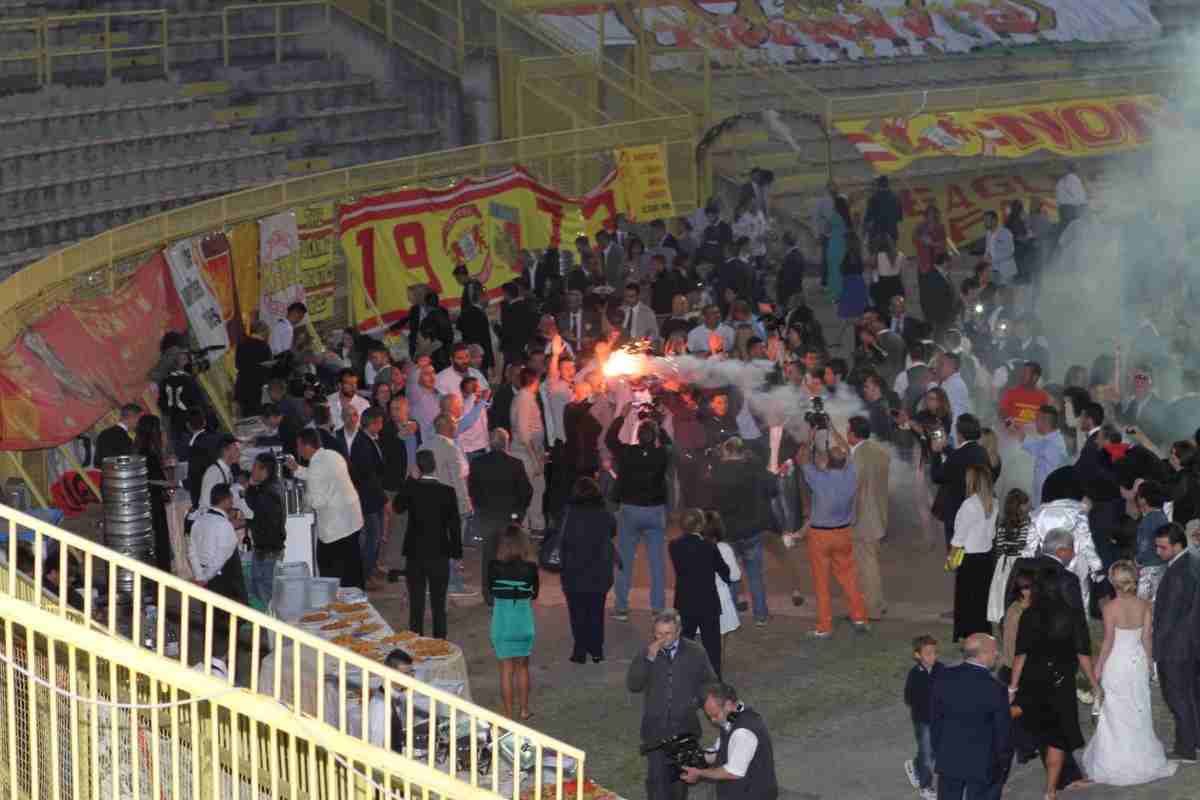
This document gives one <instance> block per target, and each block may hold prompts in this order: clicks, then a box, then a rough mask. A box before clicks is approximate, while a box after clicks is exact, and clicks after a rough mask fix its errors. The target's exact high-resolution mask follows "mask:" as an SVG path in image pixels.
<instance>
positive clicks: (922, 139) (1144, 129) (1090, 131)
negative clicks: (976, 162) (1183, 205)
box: [836, 95, 1174, 173]
mask: <svg viewBox="0 0 1200 800" xmlns="http://www.w3.org/2000/svg"><path fill="white" fill-rule="evenodd" d="M1165 105H1166V101H1165V100H1163V98H1161V97H1159V96H1157V95H1130V96H1125V97H1112V98H1105V99H1100V100H1070V101H1065V102H1061V103H1038V104H1033V105H1025V106H1013V107H1011V108H998V109H990V110H987V111H956V112H948V113H939V114H917V115H916V116H912V117H884V118H882V119H866V120H853V121H847V122H838V123H836V125H837V128H838V130H839V131H841V133H842V134H843V135H844V136H845V137H846V138H847V139H849V140H850V141H851V142H852V143H853V144H854V145H855V146H856V147H857V148H858V151H859V152H860V153H862V156H863V158H865V159H866V160H867V161H869V162H870V163H871V165H872V166H873V167H874V168H875V170H876V171H877V172H881V173H890V172H896V171H898V170H902V169H904V168H905V167H907V166H909V165H910V164H912V163H913V162H914V161H917V160H918V159H922V158H941V157H946V156H952V157H958V158H969V157H974V156H991V157H994V158H1020V157H1021V156H1025V155H1028V154H1030V153H1033V152H1036V151H1039V150H1048V151H1051V152H1054V153H1057V154H1059V155H1061V156H1096V155H1102V154H1104V153H1119V152H1124V151H1128V150H1134V149H1137V148H1138V147H1141V146H1142V145H1144V144H1146V143H1147V142H1149V141H1150V139H1151V137H1152V135H1153V128H1154V125H1155V124H1159V123H1167V124H1172V125H1173V124H1174V118H1173V117H1172V116H1171V115H1170V114H1169V113H1167V112H1166V111H1165Z"/></svg>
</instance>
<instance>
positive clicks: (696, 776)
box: [680, 683, 779, 798]
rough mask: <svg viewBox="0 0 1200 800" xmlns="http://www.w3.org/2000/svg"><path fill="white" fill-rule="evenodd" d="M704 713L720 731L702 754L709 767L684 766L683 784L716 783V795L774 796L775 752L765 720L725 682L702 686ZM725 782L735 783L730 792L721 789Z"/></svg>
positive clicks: (775, 778) (719, 796) (777, 787)
mask: <svg viewBox="0 0 1200 800" xmlns="http://www.w3.org/2000/svg"><path fill="white" fill-rule="evenodd" d="M704 713H705V714H706V715H707V716H708V719H709V721H710V722H712V724H713V725H715V726H717V728H718V729H719V730H720V734H719V735H718V737H717V741H716V742H715V743H714V745H713V747H712V748H710V749H709V750H707V751H705V753H704V757H705V759H706V760H707V761H708V763H709V764H712V765H713V766H711V767H706V768H698V767H685V768H684V770H683V775H681V776H680V777H681V779H682V780H683V782H684V783H689V784H691V783H698V782H700V781H702V780H703V781H711V782H713V783H716V784H718V785H717V797H718V798H725V797H756V798H775V797H778V796H779V781H778V779H777V777H776V775H775V751H774V748H773V747H772V744H771V735H770V733H768V732H767V726H766V722H764V720H763V718H762V717H761V716H760V715H759V714H758V712H756V711H754V710H753V709H752V708H750V707H748V706H747V705H746V704H745V703H740V702H738V696H737V691H736V690H735V689H734V688H733V687H732V686H730V685H729V684H727V683H714V684H712V685H710V686H706V687H705V689H704ZM726 781H732V782H736V788H733V787H730V788H731V789H733V791H732V792H729V793H726V792H725V791H724V788H725V787H724V786H723V785H722V784H724V783H725V782H726Z"/></svg>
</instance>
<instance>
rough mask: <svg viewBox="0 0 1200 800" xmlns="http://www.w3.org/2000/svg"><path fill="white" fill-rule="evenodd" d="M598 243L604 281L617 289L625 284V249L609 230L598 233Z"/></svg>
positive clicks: (614, 289)
mask: <svg viewBox="0 0 1200 800" xmlns="http://www.w3.org/2000/svg"><path fill="white" fill-rule="evenodd" d="M596 244H597V245H598V246H599V247H600V258H601V260H602V262H603V264H604V282H605V283H607V284H608V285H609V286H610V287H611V288H612V289H613V291H617V290H619V289H620V288H621V287H622V286H624V285H625V251H624V250H622V249H621V245H619V244H617V240H616V238H615V237H613V235H612V234H610V233H609V232H608V231H600V232H599V233H597V234H596Z"/></svg>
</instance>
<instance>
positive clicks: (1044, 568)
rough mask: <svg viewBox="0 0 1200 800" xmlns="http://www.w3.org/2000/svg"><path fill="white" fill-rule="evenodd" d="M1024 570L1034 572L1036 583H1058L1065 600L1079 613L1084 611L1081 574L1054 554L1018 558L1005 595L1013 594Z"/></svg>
mask: <svg viewBox="0 0 1200 800" xmlns="http://www.w3.org/2000/svg"><path fill="white" fill-rule="evenodd" d="M1022 571H1028V572H1032V573H1033V576H1034V581H1035V583H1036V582H1042V581H1051V582H1053V583H1056V584H1057V585H1058V593H1059V594H1060V595H1062V598H1063V602H1065V603H1066V604H1067V605H1068V606H1070V607H1071V608H1073V609H1075V610H1076V611H1078V612H1079V613H1081V614H1082V613H1084V608H1083V589H1081V588H1080V586H1079V576H1078V575H1076V574H1075V573H1074V572H1071V571H1070V570H1069V569H1067V568H1066V567H1064V566H1063V565H1062V562H1060V561H1059V560H1058V559H1057V558H1054V557H1053V556H1047V555H1039V556H1034V557H1032V558H1018V559H1017V560H1016V563H1014V564H1013V568H1012V572H1011V573H1009V576H1008V588H1007V589H1006V590H1005V592H1004V596H1005V597H1012V596H1013V594H1014V589H1013V584H1014V582H1015V581H1016V577H1017V575H1019V574H1020V573H1021V572H1022Z"/></svg>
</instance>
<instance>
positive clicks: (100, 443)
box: [94, 403, 145, 470]
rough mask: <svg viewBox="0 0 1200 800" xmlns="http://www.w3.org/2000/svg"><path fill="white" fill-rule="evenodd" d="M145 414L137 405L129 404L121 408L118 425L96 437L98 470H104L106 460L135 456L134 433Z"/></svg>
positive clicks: (106, 429)
mask: <svg viewBox="0 0 1200 800" xmlns="http://www.w3.org/2000/svg"><path fill="white" fill-rule="evenodd" d="M143 413H145V412H144V411H143V410H142V407H141V406H139V405H138V404H137V403H127V404H125V405H123V406H121V411H120V416H119V418H118V419H117V424H116V425H112V426H110V427H108V428H105V429H104V430H102V431H100V435H99V436H97V437H96V456H95V462H94V463H95V464H96V468H97V469H101V470H102V469H104V459H106V458H112V457H114V456H128V455H132V454H133V433H134V430H135V429H136V428H137V423H138V420H139V419H141V417H142V414H143Z"/></svg>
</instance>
